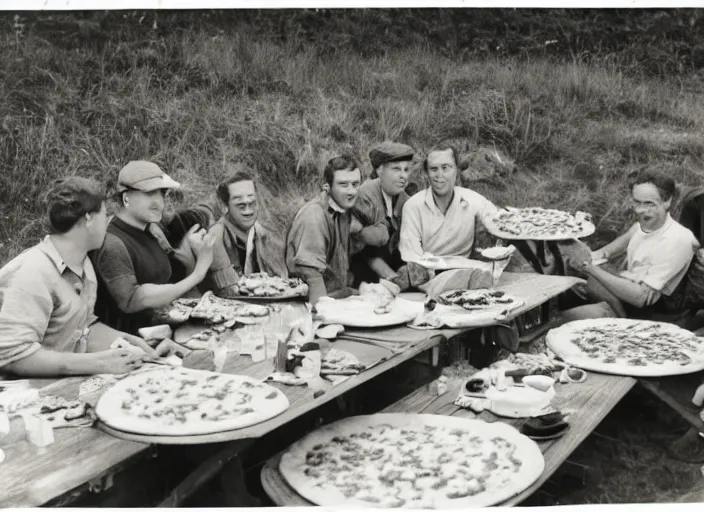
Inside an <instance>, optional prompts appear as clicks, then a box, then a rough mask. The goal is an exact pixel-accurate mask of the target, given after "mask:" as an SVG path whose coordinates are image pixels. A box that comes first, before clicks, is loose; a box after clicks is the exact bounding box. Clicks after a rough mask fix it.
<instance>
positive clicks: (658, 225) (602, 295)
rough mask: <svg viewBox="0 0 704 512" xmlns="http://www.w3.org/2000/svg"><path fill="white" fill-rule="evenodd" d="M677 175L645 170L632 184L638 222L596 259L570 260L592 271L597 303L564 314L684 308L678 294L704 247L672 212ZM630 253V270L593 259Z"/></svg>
mask: <svg viewBox="0 0 704 512" xmlns="http://www.w3.org/2000/svg"><path fill="white" fill-rule="evenodd" d="M675 191H676V188H675V182H674V181H673V180H672V178H670V177H667V176H661V175H657V174H652V173H643V174H641V175H640V176H638V177H637V178H636V179H635V180H634V181H633V183H632V185H631V201H632V208H633V212H634V213H635V215H636V218H637V222H636V223H635V224H633V226H632V227H631V228H630V229H629V230H628V231H627V232H626V233H625V234H623V235H621V236H620V237H618V238H616V240H614V241H613V242H611V243H610V244H608V245H606V246H604V247H602V248H601V249H599V250H597V251H594V252H592V253H591V258H587V259H586V260H583V261H570V262H569V263H570V265H571V266H573V267H574V268H576V269H577V270H580V271H582V272H583V273H584V274H586V275H587V277H588V280H587V289H588V292H589V296H590V299H591V300H594V301H597V302H596V303H595V304H589V305H586V306H579V307H577V308H573V309H570V310H568V311H566V312H564V315H565V317H566V318H567V319H569V320H577V319H582V318H595V317H608V316H618V317H633V318H648V317H649V316H651V315H653V314H657V313H663V314H667V313H674V312H677V310H678V309H680V308H681V306H682V304H681V300H680V299H681V298H682V297H680V296H679V294H677V293H675V292H676V291H677V290H678V285H679V284H680V282H681V281H682V278H683V277H684V275H685V273H686V272H687V269H688V268H689V264H690V263H691V261H692V258H693V256H694V254H695V252H696V251H697V249H698V248H699V242H697V240H696V238H695V237H694V234H693V233H692V232H691V231H690V230H689V229H687V228H685V227H684V226H682V225H681V224H679V223H678V222H677V221H675V220H674V219H673V218H672V217H671V216H670V213H669V210H670V207H671V206H672V202H673V199H674V196H675ZM624 254H625V256H626V259H625V268H620V269H616V270H615V271H613V272H612V271H610V270H608V269H607V268H600V267H599V266H596V265H594V264H593V263H592V262H593V261H595V260H598V259H606V260H607V261H609V260H614V259H615V258H618V257H619V256H623V255H624ZM590 259H591V261H590Z"/></svg>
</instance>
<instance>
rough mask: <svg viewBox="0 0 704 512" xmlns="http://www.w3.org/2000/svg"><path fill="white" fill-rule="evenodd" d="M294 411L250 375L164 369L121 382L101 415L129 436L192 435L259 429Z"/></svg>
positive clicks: (105, 397) (105, 400)
mask: <svg viewBox="0 0 704 512" xmlns="http://www.w3.org/2000/svg"><path fill="white" fill-rule="evenodd" d="M288 406H289V402H288V399H287V398H286V395H284V394H283V393H282V392H281V391H280V390H278V389H276V388H274V387H272V386H269V385H268V384H263V383H260V382H257V381H256V380H255V379H252V378H250V377H247V376H243V375H228V374H222V373H215V372H208V371H203V370H191V369H186V368H168V367H164V368H160V369H158V370H154V371H150V372H143V373H135V374H132V375H130V376H128V377H126V378H124V379H122V380H120V381H118V382H117V383H116V384H115V385H113V386H112V387H110V388H109V389H108V390H107V391H106V392H105V393H104V394H103V395H102V396H101V397H100V400H99V401H98V404H97V407H96V410H95V412H96V415H97V416H98V418H99V419H100V420H101V421H102V422H103V423H105V424H106V425H108V426H110V427H112V428H115V429H117V430H121V431H123V432H131V433H134V434H140V435H165V436H187V435H205V434H212V433H217V432H226V431H229V430H236V429H239V428H244V427H248V426H250V425H255V424H257V423H261V422H262V421H265V420H268V419H270V418H273V417H275V416H278V415H279V414H281V413H282V412H284V411H285V410H286V409H287V408H288Z"/></svg>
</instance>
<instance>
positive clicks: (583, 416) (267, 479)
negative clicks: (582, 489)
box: [261, 373, 636, 507]
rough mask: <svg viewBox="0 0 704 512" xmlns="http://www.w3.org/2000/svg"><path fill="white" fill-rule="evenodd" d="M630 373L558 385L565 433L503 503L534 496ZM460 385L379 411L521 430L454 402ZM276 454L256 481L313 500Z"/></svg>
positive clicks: (289, 499)
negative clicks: (529, 479) (293, 482)
mask: <svg viewBox="0 0 704 512" xmlns="http://www.w3.org/2000/svg"><path fill="white" fill-rule="evenodd" d="M635 383H636V380H635V379H632V378H630V377H618V376H611V375H602V374H596V373H589V374H588V377H587V380H586V381H585V382H583V383H581V384H566V385H558V386H557V389H556V390H557V395H556V399H555V405H556V406H557V407H558V408H560V409H561V410H570V411H572V414H571V417H570V420H569V422H570V425H571V427H570V429H569V431H568V432H567V433H566V434H565V435H564V436H562V437H561V438H559V439H556V440H551V441H546V442H540V443H538V445H539V446H540V449H541V451H542V452H543V455H544V457H545V470H544V471H543V474H542V475H541V477H540V478H539V479H538V481H536V482H535V483H534V484H533V485H531V486H530V487H529V488H528V489H526V490H525V491H524V492H522V493H521V494H519V495H517V496H515V497H513V498H511V499H510V500H508V501H506V502H504V503H502V504H501V505H502V506H513V505H516V504H518V503H520V502H521V501H523V500H524V499H526V498H527V497H528V496H530V495H531V494H533V493H534V492H535V491H536V490H537V489H538V488H539V487H540V486H541V485H542V484H543V483H544V482H545V481H546V480H547V479H548V478H549V477H550V476H551V475H552V474H553V473H554V472H555V471H556V470H557V469H558V468H559V467H560V466H561V465H562V464H563V463H564V462H565V460H566V459H567V457H569V455H570V454H571V453H572V452H573V451H574V450H575V449H576V448H577V447H578V446H579V445H580V444H581V443H582V442H583V441H584V440H585V439H586V438H587V437H588V436H589V434H590V433H591V432H592V431H593V430H594V429H595V428H596V426H597V425H598V424H599V423H600V422H601V420H602V419H603V418H604V417H605V416H606V415H607V414H608V413H609V412H610V411H611V410H612V409H613V408H614V406H615V405H616V404H617V403H618V402H619V401H620V400H621V398H623V396H624V395H625V394H626V393H628V391H629V390H630V389H631V388H632V387H633V386H634V385H635ZM461 384H462V380H461V379H453V380H452V381H450V386H449V387H448V392H447V393H445V394H443V395H441V396H434V395H432V394H431V393H430V392H429V390H428V387H427V386H425V387H423V388H420V389H418V390H416V391H415V392H413V393H410V394H409V395H407V396H406V397H404V398H402V399H401V400H399V401H397V402H396V403H394V404H393V405H391V406H389V407H387V408H386V409H384V410H383V411H382V412H403V413H412V414H441V415H445V416H454V417H458V418H480V419H482V420H484V421H487V422H490V423H491V422H495V421H502V422H505V423H508V424H510V425H513V426H515V427H517V428H520V426H521V425H522V423H523V422H524V421H525V420H513V419H503V418H498V417H496V416H494V415H493V414H491V413H489V412H483V413H481V414H475V413H474V412H472V411H469V410H466V409H462V408H460V407H457V406H456V405H454V404H453V402H454V400H455V398H456V397H457V394H458V392H459V390H460V386H461ZM280 459H281V454H278V455H276V456H274V457H272V458H271V459H270V460H269V461H267V463H266V464H265V465H264V467H263V468H262V473H261V481H262V485H263V487H264V490H265V491H266V493H267V494H268V495H269V497H270V498H271V499H272V500H273V501H274V503H276V504H277V505H279V506H286V507H304V506H312V504H311V503H310V502H309V501H307V500H305V499H304V498H302V497H301V496H299V495H298V494H297V493H296V492H295V491H294V490H293V489H292V488H291V487H290V486H289V485H288V483H287V482H286V480H285V479H284V478H283V476H282V475H281V473H280V472H279V470H278V467H279V461H280Z"/></svg>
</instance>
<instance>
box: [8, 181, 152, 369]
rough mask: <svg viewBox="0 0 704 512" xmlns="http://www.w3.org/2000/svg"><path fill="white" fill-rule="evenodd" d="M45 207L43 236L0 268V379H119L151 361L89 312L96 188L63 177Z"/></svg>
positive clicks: (148, 353) (100, 204)
mask: <svg viewBox="0 0 704 512" xmlns="http://www.w3.org/2000/svg"><path fill="white" fill-rule="evenodd" d="M45 202H46V206H47V213H48V224H49V227H50V228H51V234H50V235H47V236H46V237H45V238H44V240H42V241H41V242H40V243H38V244H37V245H35V246H34V247H31V248H30V249H27V250H26V251H24V252H22V253H21V254H20V255H19V256H17V257H16V258H14V259H13V260H12V261H10V262H9V263H7V264H6V265H5V266H4V267H2V269H0V374H5V373H7V374H13V375H19V376H24V377H39V378H41V377H58V376H62V375H91V374H100V373H118V374H121V373H127V372H129V371H131V370H133V369H136V368H138V367H139V366H141V364H142V362H143V361H147V360H150V359H151V358H152V357H156V353H155V352H154V351H153V350H152V349H151V348H150V347H149V346H148V345H147V344H146V343H145V341H144V340H142V339H141V338H138V337H137V336H132V335H130V334H126V333H124V332H120V331H116V330H115V329H111V328H110V327H108V326H107V325H105V324H102V323H100V322H98V321H97V320H98V319H97V318H96V316H95V315H94V313H93V308H94V307H95V300H96V293H97V280H96V275H95V270H94V269H93V265H92V263H91V261H90V259H89V258H88V252H89V251H91V250H94V249H97V248H98V247H100V245H101V244H102V243H103V239H104V238H105V233H106V227H107V223H108V219H107V212H106V207H105V195H104V194H103V191H102V189H101V188H100V186H99V185H98V184H97V183H96V182H95V181H93V180H88V179H85V178H80V177H77V176H71V177H68V178H65V179H63V180H59V181H57V182H56V183H54V184H53V185H52V187H51V188H50V189H49V190H48V191H47V193H46V196H45ZM120 338H121V340H120V341H119V342H118V343H119V344H120V345H118V346H119V348H112V347H113V346H115V342H116V341H118V339H120Z"/></svg>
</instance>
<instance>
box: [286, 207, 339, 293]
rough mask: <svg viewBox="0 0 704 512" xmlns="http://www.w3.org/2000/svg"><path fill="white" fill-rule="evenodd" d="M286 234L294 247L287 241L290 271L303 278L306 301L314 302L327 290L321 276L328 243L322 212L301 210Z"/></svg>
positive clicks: (311, 209)
mask: <svg viewBox="0 0 704 512" xmlns="http://www.w3.org/2000/svg"><path fill="white" fill-rule="evenodd" d="M304 208H306V207H305V206H304ZM289 236H290V239H291V244H292V245H293V248H291V247H290V245H289V246H288V247H287V250H293V251H294V254H293V255H292V258H290V262H289V263H290V264H292V265H291V266H289V273H291V274H292V275H297V276H299V277H300V278H301V279H303V280H304V281H305V282H306V284H307V285H308V301H309V302H310V303H311V304H313V305H314V306H315V304H317V302H318V300H319V299H320V297H324V296H327V294H328V291H327V288H326V286H325V279H324V278H323V275H324V273H325V270H326V269H327V267H328V262H327V252H328V251H327V247H328V243H329V237H328V233H327V226H326V222H325V213H324V212H323V211H322V210H320V209H318V208H313V207H308V208H306V210H304V211H301V212H300V213H299V215H298V217H297V218H296V219H295V221H294V224H293V225H292V226H291V232H290V233H289ZM287 245H288V244H287ZM288 259H289V258H287V260H288Z"/></svg>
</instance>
